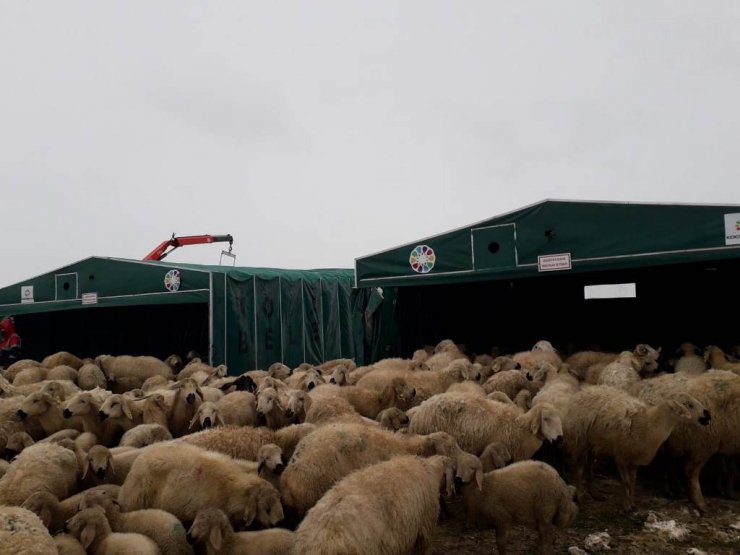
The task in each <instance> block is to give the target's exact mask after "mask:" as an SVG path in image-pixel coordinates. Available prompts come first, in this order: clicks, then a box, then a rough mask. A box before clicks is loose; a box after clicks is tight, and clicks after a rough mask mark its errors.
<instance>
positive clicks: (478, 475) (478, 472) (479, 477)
mask: <svg viewBox="0 0 740 555" xmlns="http://www.w3.org/2000/svg"><path fill="white" fill-rule="evenodd" d="M475 483H476V484H478V489H479V490H480V491H483V467H482V466H481V467H479V468H476V469H475Z"/></svg>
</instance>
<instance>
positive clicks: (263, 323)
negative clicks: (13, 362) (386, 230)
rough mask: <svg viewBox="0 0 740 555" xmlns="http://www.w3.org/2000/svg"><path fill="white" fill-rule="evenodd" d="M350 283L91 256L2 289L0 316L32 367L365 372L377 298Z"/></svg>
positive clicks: (347, 277)
mask: <svg viewBox="0 0 740 555" xmlns="http://www.w3.org/2000/svg"><path fill="white" fill-rule="evenodd" d="M353 278H354V275H353V272H352V271H351V270H338V269H327V270H280V269H267V268H240V267H229V266H199V265H193V264H173V263H165V262H149V261H138V260H126V259H116V258H101V257H92V258H88V259H85V260H82V261H80V262H77V263H74V264H71V265H69V266H66V267H64V268H60V269H58V270H54V271H51V272H49V273H47V274H43V275H41V276H37V277H34V278H31V279H28V280H25V281H23V282H21V283H17V284H15V285H11V286H8V287H5V288H3V289H0V314H2V315H13V316H15V318H16V322H17V328H18V331H19V333H20V334H21V336H22V337H23V341H24V356H27V357H31V358H38V357H42V356H44V355H46V354H48V353H50V352H54V351H56V350H62V349H64V350H69V351H72V352H75V353H76V354H78V355H79V356H94V355H96V354H100V353H103V352H108V353H111V354H123V353H139V354H152V355H155V356H160V357H164V356H167V355H168V354H171V353H173V352H176V353H179V354H181V355H184V354H185V353H187V352H188V351H189V350H191V349H194V350H196V351H198V352H199V353H200V354H201V355H203V356H205V357H207V358H209V359H210V360H211V361H212V363H213V364H221V363H225V364H227V365H228V366H229V369H230V372H232V373H236V372H242V371H244V370H248V369H253V368H266V367H267V366H268V365H270V364H272V363H273V362H277V361H282V362H284V363H285V364H287V365H289V366H291V367H294V366H297V365H298V364H300V363H301V362H304V361H305V362H310V363H319V362H321V361H324V360H329V359H332V358H340V357H348V358H354V359H356V360H357V362H358V363H359V364H362V363H363V362H364V360H365V357H366V353H365V351H366V347H369V348H372V337H371V336H368V343H367V345H366V343H365V337H366V329H367V328H368V326H372V323H373V315H372V312H373V311H374V306H373V305H374V301H373V297H374V296H377V293H374V292H373V291H372V290H369V289H365V290H356V289H353V288H352V282H353ZM366 308H368V309H369V310H366ZM368 356H369V350H368Z"/></svg>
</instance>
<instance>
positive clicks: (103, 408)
mask: <svg viewBox="0 0 740 555" xmlns="http://www.w3.org/2000/svg"><path fill="white" fill-rule="evenodd" d="M129 403H130V401H129V400H128V399H126V398H125V397H124V396H123V395H120V394H114V395H111V396H110V397H108V398H107V399H106V400H105V401H103V404H102V405H100V410H99V411H98V417H99V418H100V420H105V419H106V418H128V419H129V420H133V419H134V414H133V412H132V411H131V406H130V405H129Z"/></svg>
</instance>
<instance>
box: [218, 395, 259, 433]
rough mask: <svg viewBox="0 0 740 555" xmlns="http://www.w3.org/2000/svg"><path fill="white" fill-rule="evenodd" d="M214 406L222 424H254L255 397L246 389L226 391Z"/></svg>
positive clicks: (255, 417) (255, 412)
mask: <svg viewBox="0 0 740 555" xmlns="http://www.w3.org/2000/svg"><path fill="white" fill-rule="evenodd" d="M216 406H217V408H218V414H219V416H220V418H221V421H222V422H223V423H224V425H227V426H228V425H229V424H233V425H234V426H254V425H255V423H256V422H257V399H256V398H255V396H254V395H253V394H252V393H250V392H248V391H233V392H231V393H227V394H226V395H224V396H223V397H221V399H219V400H218V402H217V403H216Z"/></svg>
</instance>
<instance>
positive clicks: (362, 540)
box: [295, 456, 454, 555]
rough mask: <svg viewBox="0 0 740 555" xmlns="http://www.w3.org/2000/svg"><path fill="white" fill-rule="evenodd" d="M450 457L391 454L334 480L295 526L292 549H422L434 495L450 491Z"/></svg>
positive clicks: (306, 553)
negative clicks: (428, 457) (383, 460)
mask: <svg viewBox="0 0 740 555" xmlns="http://www.w3.org/2000/svg"><path fill="white" fill-rule="evenodd" d="M453 475H454V465H453V461H452V460H451V459H449V458H447V457H441V456H435V457H431V458H430V459H422V458H419V457H408V456H406V457H395V458H393V459H391V460H389V461H386V462H381V463H378V464H374V465H372V466H368V467H367V468H363V469H361V470H358V471H357V472H354V473H353V474H351V475H349V476H347V477H346V478H344V479H343V480H342V481H340V482H339V483H337V484H336V485H335V486H334V487H333V488H332V489H331V490H329V491H328V492H327V493H326V495H325V496H324V497H323V498H322V499H321V500H320V501H319V502H318V503H317V504H316V506H315V507H313V508H312V509H311V510H310V511H309V512H308V514H307V515H306V518H305V519H304V520H303V522H301V525H300V527H299V528H298V530H297V531H296V545H295V552H296V553H301V554H303V555H312V554H316V555H325V554H327V553H337V554H338V553H353V554H357V555H365V554H367V555H370V554H375V553H411V552H414V551H418V552H421V553H424V552H425V551H426V550H427V549H428V548H429V546H430V542H431V539H432V535H433V532H434V529H435V528H436V525H437V517H438V514H439V495H440V492H446V493H447V494H448V495H450V494H451V493H452V492H454V485H453V483H452V481H451V478H452V476H453Z"/></svg>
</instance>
